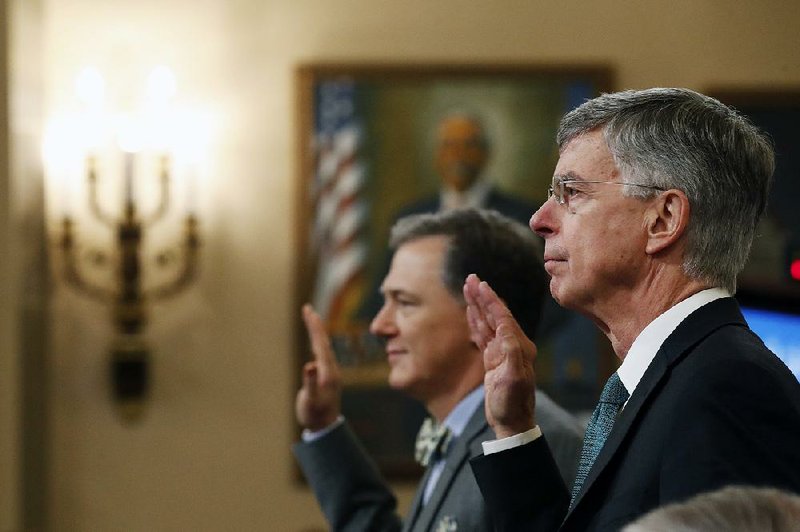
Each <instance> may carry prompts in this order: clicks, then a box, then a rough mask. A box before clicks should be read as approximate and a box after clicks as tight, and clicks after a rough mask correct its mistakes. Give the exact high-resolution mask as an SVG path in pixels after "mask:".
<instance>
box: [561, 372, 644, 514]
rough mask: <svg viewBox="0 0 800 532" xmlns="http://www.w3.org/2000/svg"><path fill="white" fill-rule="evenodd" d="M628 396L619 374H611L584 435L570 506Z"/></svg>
mask: <svg viewBox="0 0 800 532" xmlns="http://www.w3.org/2000/svg"><path fill="white" fill-rule="evenodd" d="M628 397H630V394H629V393H628V390H626V389H625V385H623V384H622V381H621V380H620V378H619V375H617V374H616V373H614V374H613V375H611V377H609V379H608V382H606V385H605V387H604V388H603V392H602V393H601V394H600V401H599V402H598V403H597V407H595V409H594V412H593V413H592V417H591V419H590V420H589V425H588V426H587V427H586V434H585V435H584V437H583V449H582V450H581V461H580V464H579V465H578V471H577V473H576V474H575V483H574V484H573V486H572V502H571V503H570V507H571V506H572V504H574V503H575V497H577V495H578V492H580V490H581V486H583V483H584V481H585V480H586V477H587V475H588V474H589V470H590V469H591V468H592V464H594V461H595V459H596V458H597V455H599V454H600V450H601V449H602V448H603V445H604V444H605V443H606V439H607V438H608V435H609V434H611V429H612V428H613V427H614V421H616V419H617V414H618V413H619V411H620V409H621V408H622V405H624V404H625V401H627V400H628Z"/></svg>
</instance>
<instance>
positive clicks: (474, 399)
mask: <svg viewBox="0 0 800 532" xmlns="http://www.w3.org/2000/svg"><path fill="white" fill-rule="evenodd" d="M481 401H483V385H480V386H478V387H477V388H475V389H474V390H472V391H471V392H469V393H468V394H467V395H466V396H465V397H464V398H463V399H462V400H461V401H459V403H458V404H457V405H456V407H455V408H454V409H453V410H452V411H451V412H450V413H449V414H448V415H447V417H446V418H445V419H444V424H445V426H447V428H448V429H450V432H452V433H453V436H455V437H458V436H460V435H461V433H462V432H464V429H465V428H466V427H467V423H469V420H470V418H472V414H474V413H475V410H477V409H478V406H479V405H480V403H481Z"/></svg>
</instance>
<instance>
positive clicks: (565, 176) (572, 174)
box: [553, 170, 584, 181]
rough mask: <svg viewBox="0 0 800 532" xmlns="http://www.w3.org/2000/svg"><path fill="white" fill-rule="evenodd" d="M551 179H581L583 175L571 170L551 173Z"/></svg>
mask: <svg viewBox="0 0 800 532" xmlns="http://www.w3.org/2000/svg"><path fill="white" fill-rule="evenodd" d="M553 179H558V180H560V181H583V180H584V179H583V177H581V176H580V175H578V174H576V173H575V172H573V171H572V170H570V171H569V172H567V173H566V174H555V175H553Z"/></svg>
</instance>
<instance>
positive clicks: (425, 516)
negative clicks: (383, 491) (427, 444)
mask: <svg viewBox="0 0 800 532" xmlns="http://www.w3.org/2000/svg"><path fill="white" fill-rule="evenodd" d="M486 427H487V423H486V415H485V413H484V406H483V401H481V403H480V405H479V406H478V408H477V410H476V411H475V413H474V414H472V417H471V418H470V420H469V423H467V426H466V427H465V428H464V432H462V433H461V435H460V436H459V437H458V438H456V439H455V440H454V441H453V445H452V446H451V448H450V450H449V451H448V452H447V459H446V461H445V465H444V469H443V470H442V474H441V476H439V480H438V481H437V482H436V487H435V488H434V489H433V493H431V498H430V499H428V503H427V504H425V505H424V506H422V494H423V492H424V486H425V484H426V483H427V481H428V477H429V476H430V468H428V470H427V471H426V472H425V476H424V478H423V480H422V481H421V482H420V484H419V489H417V493H416V495H415V496H414V502H413V504H412V515H411V516H410V517H411V519H409V521H408V524H407V525H406V527H404V528H405V529H406V530H429V529H431V527H432V526H433V524H434V523H433V518H434V517H435V516H436V514H437V513H438V511H439V508H440V507H441V506H442V503H443V502H444V500H445V498H446V497H445V495H446V494H447V493H448V492H449V491H450V487H451V485H452V484H453V481H454V480H455V478H456V476H457V473H458V472H459V470H460V469H461V468H462V467H464V463H465V462H466V461H467V459H469V458H470V445H471V444H472V442H473V441H474V440H475V438H476V437H477V436H478V435H479V434H480V433H481V432H482V431H483V430H484V429H485V428H486Z"/></svg>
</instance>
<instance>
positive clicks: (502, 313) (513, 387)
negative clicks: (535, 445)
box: [464, 274, 536, 438]
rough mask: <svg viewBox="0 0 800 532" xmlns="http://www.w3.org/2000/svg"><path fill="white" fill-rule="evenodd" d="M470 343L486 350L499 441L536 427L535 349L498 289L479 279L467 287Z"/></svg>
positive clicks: (489, 409)
mask: <svg viewBox="0 0 800 532" xmlns="http://www.w3.org/2000/svg"><path fill="white" fill-rule="evenodd" d="M464 298H465V300H466V302H467V321H468V322H469V327H470V338H471V339H472V341H473V342H475V344H477V346H478V348H479V349H481V351H483V365H484V369H485V371H486V373H485V375H484V385H485V388H486V418H487V420H488V421H489V424H490V425H491V427H492V429H494V432H495V434H496V436H497V437H498V438H505V437H507V436H512V435H514V434H519V433H521V432H525V431H526V430H528V429H531V428H533V427H534V426H535V424H536V420H535V419H534V401H535V399H534V398H535V391H536V378H535V374H534V370H533V361H534V359H535V358H536V346H535V345H534V344H533V342H531V341H530V340H529V339H528V337H527V336H525V333H523V332H522V329H521V328H520V326H519V324H518V323H517V321H516V320H515V319H514V317H513V316H512V315H511V312H510V311H509V310H508V307H506V305H505V304H504V303H503V301H502V300H501V299H500V298H499V297H498V296H497V294H496V293H495V292H494V290H492V289H491V287H490V286H489V285H488V284H487V283H486V282H483V281H481V280H480V279H478V277H477V276H476V275H474V274H471V275H469V276H468V277H467V279H466V282H465V283H464Z"/></svg>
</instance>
